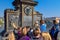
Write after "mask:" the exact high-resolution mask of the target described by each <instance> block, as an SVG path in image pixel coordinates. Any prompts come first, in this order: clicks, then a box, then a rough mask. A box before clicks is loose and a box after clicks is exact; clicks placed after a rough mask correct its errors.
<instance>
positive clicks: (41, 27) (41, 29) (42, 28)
mask: <svg viewBox="0 0 60 40" xmlns="http://www.w3.org/2000/svg"><path fill="white" fill-rule="evenodd" d="M40 31H41V32H46V31H47V29H46V24H45V21H44V20H40Z"/></svg>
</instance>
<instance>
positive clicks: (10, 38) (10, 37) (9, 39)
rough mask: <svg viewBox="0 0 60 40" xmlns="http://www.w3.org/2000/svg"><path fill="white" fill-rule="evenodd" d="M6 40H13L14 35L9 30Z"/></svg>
mask: <svg viewBox="0 0 60 40" xmlns="http://www.w3.org/2000/svg"><path fill="white" fill-rule="evenodd" d="M8 40H15V35H14V33H13V31H11V30H10V31H9V35H8Z"/></svg>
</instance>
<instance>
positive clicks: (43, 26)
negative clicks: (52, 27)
mask: <svg viewBox="0 0 60 40" xmlns="http://www.w3.org/2000/svg"><path fill="white" fill-rule="evenodd" d="M40 31H41V34H42V37H43V39H44V40H52V39H51V36H50V34H49V32H47V29H46V24H45V22H44V20H40Z"/></svg>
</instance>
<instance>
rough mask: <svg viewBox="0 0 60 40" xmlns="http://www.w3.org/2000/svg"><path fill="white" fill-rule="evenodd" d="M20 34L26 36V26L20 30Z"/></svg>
mask: <svg viewBox="0 0 60 40" xmlns="http://www.w3.org/2000/svg"><path fill="white" fill-rule="evenodd" d="M22 34H23V35H26V34H27V29H26V26H25V27H23V28H22Z"/></svg>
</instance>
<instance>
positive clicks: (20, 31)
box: [17, 27, 22, 40]
mask: <svg viewBox="0 0 60 40" xmlns="http://www.w3.org/2000/svg"><path fill="white" fill-rule="evenodd" d="M17 31H18V33H17V39H18V40H19V39H20V38H21V37H22V27H19V28H18V29H17Z"/></svg>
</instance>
